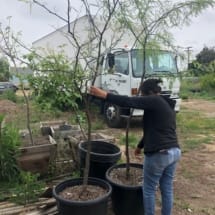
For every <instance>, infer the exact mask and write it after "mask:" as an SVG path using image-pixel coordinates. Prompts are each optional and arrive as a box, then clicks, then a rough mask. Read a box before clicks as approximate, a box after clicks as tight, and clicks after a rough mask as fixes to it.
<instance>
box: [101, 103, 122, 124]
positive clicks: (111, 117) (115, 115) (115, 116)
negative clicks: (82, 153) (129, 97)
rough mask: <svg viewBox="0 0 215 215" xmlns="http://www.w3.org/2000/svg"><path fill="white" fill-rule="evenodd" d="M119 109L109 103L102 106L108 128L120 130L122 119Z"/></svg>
mask: <svg viewBox="0 0 215 215" xmlns="http://www.w3.org/2000/svg"><path fill="white" fill-rule="evenodd" d="M120 112H121V110H120V107H119V106H117V105H114V104H111V103H105V105H104V117H105V120H106V123H107V125H108V126H109V127H110V128H120V127H122V125H123V123H122V122H123V119H122V117H121V116H120Z"/></svg>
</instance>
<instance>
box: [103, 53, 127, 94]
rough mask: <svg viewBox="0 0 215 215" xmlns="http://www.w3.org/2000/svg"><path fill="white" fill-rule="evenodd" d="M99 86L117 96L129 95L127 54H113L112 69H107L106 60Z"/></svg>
mask: <svg viewBox="0 0 215 215" xmlns="http://www.w3.org/2000/svg"><path fill="white" fill-rule="evenodd" d="M101 86H102V88H103V89H106V90H109V91H112V92H114V93H117V94H121V95H129V94H130V74H129V60H128V52H122V51H121V52H116V53H115V54H114V66H113V68H109V65H108V60H106V63H105V68H104V73H103V75H102V76H101Z"/></svg>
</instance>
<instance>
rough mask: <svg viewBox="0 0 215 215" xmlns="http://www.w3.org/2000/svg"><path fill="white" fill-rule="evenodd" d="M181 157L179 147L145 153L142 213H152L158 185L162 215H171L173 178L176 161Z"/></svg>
mask: <svg viewBox="0 0 215 215" xmlns="http://www.w3.org/2000/svg"><path fill="white" fill-rule="evenodd" d="M180 157H181V150H180V149H179V148H171V149H168V150H166V151H161V152H157V153H154V154H152V155H145V159H144V176H143V178H144V182H143V201H144V211H145V212H144V214H145V215H154V213H155V193H156V188H157V186H158V185H159V187H160V191H161V197H162V210H161V214H162V215H171V211H172V207H173V178H174V174H175V169H176V165H177V162H178V161H179V159H180Z"/></svg>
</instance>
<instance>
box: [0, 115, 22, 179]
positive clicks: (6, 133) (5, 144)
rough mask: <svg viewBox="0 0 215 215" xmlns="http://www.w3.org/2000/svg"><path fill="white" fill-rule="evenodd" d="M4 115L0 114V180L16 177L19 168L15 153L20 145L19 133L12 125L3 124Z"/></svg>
mask: <svg viewBox="0 0 215 215" xmlns="http://www.w3.org/2000/svg"><path fill="white" fill-rule="evenodd" d="M3 120H4V116H2V115H0V180H1V181H12V180H14V179H18V178H17V176H18V175H19V169H18V166H17V162H16V157H15V153H16V151H17V149H18V147H19V146H20V145H21V140H20V135H19V132H18V130H17V129H15V128H14V127H13V126H12V125H3V124H4V123H3Z"/></svg>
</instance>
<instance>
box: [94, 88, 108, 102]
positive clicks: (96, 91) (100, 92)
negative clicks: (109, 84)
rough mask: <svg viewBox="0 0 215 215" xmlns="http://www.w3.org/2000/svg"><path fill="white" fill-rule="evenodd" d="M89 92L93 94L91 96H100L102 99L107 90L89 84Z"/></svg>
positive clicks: (104, 97) (105, 95)
mask: <svg viewBox="0 0 215 215" xmlns="http://www.w3.org/2000/svg"><path fill="white" fill-rule="evenodd" d="M90 94H91V95H93V96H97V97H100V98H102V99H106V97H107V92H106V91H104V90H102V89H100V88H98V87H94V86H91V87H90Z"/></svg>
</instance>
